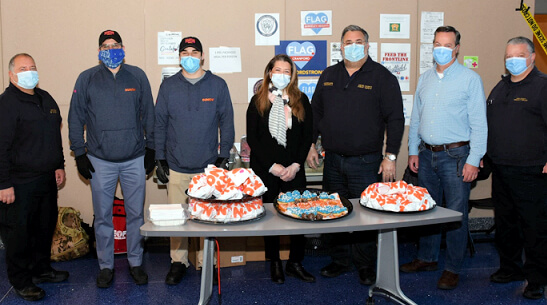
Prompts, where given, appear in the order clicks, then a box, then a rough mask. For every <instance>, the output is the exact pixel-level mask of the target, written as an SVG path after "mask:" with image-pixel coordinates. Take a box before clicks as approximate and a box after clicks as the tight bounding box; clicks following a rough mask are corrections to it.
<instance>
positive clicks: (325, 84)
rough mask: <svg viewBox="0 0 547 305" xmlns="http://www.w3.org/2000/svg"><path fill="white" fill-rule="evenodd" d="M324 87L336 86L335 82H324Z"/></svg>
mask: <svg viewBox="0 0 547 305" xmlns="http://www.w3.org/2000/svg"><path fill="white" fill-rule="evenodd" d="M323 86H325V87H327V86H334V83H333V82H324V83H323Z"/></svg>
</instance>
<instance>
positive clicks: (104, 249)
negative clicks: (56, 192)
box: [68, 30, 154, 288]
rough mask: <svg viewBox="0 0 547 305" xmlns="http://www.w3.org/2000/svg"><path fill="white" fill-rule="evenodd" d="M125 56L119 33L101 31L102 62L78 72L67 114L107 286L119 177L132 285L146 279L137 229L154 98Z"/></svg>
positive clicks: (101, 281)
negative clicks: (87, 186) (88, 189)
mask: <svg viewBox="0 0 547 305" xmlns="http://www.w3.org/2000/svg"><path fill="white" fill-rule="evenodd" d="M124 58H125V47H124V46H123V44H122V38H121V36H120V34H118V32H116V31H113V30H106V31H103V32H102V33H101V34H100V36H99V60H100V61H101V62H100V63H99V65H97V66H95V67H93V68H90V69H88V70H86V71H84V72H82V73H81V74H80V76H78V79H77V80H76V85H75V86H74V91H73V94H72V100H71V101H70V110H69V113H68V128H69V138H70V142H71V146H70V149H71V150H72V151H74V155H75V156H76V165H77V167H78V172H79V173H80V175H82V177H83V178H84V179H89V182H90V184H91V193H92V197H93V212H94V214H95V221H94V228H95V236H96V239H97V257H98V259H99V267H100V269H101V270H100V272H99V275H98V277H97V286H98V287H101V288H106V287H109V286H110V285H111V283H112V279H113V276H114V227H113V223H112V206H113V202H114V193H115V191H116V185H117V183H118V179H119V180H120V184H121V187H122V191H123V194H124V197H125V205H126V206H125V211H126V213H127V217H126V224H127V233H126V234H127V235H126V236H127V260H128V261H129V266H130V274H131V276H132V277H133V280H134V281H135V283H136V284H137V285H141V284H146V283H148V275H147V274H146V272H145V271H144V269H143V268H142V266H141V265H142V255H143V247H142V244H143V237H142V236H141V235H140V231H139V229H140V226H142V225H143V224H144V217H143V209H144V197H145V194H144V192H145V189H146V185H145V183H146V174H148V173H150V172H152V170H153V169H154V138H153V132H152V129H153V128H154V101H153V98H152V91H151V89H150V83H149V82H148V78H147V77H146V74H145V73H144V71H143V70H141V69H140V68H138V67H135V66H131V65H128V64H125V63H124ZM84 131H85V133H86V140H87V142H86V140H84Z"/></svg>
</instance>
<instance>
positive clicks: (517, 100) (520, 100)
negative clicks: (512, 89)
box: [513, 97, 528, 102]
mask: <svg viewBox="0 0 547 305" xmlns="http://www.w3.org/2000/svg"><path fill="white" fill-rule="evenodd" d="M513 101H515V102H528V99H527V98H525V97H517V98H515V99H514V100H513Z"/></svg>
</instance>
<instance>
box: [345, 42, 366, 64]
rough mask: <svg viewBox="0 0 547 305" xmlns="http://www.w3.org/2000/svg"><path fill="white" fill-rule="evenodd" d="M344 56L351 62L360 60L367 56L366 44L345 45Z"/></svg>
mask: <svg viewBox="0 0 547 305" xmlns="http://www.w3.org/2000/svg"><path fill="white" fill-rule="evenodd" d="M344 57H345V58H346V59H347V60H349V61H351V62H357V61H360V60H361V59H363V58H365V45H363V44H355V43H354V44H351V45H349V46H345V47H344Z"/></svg>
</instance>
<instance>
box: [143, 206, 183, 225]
mask: <svg viewBox="0 0 547 305" xmlns="http://www.w3.org/2000/svg"><path fill="white" fill-rule="evenodd" d="M148 212H149V214H148V215H149V216H148V217H149V219H150V221H152V223H153V224H155V225H158V226H177V225H183V224H185V223H186V220H187V219H188V212H187V211H186V210H185V209H184V208H183V207H182V205H180V204H151V205H150V207H149V208H148Z"/></svg>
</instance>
